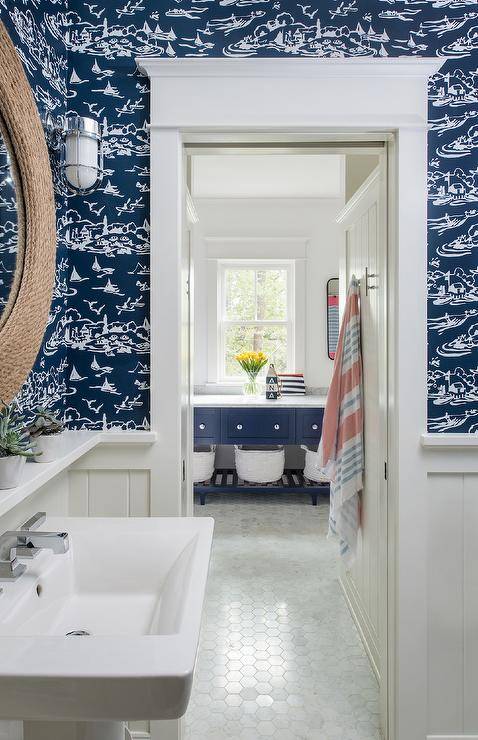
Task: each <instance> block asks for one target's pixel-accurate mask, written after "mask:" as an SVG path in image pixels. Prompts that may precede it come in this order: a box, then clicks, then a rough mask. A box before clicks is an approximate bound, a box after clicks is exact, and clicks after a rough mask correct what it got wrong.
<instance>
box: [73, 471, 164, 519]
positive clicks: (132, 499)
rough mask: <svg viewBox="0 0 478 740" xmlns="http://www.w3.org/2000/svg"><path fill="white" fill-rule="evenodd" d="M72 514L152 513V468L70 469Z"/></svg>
mask: <svg viewBox="0 0 478 740" xmlns="http://www.w3.org/2000/svg"><path fill="white" fill-rule="evenodd" d="M69 483H70V491H69V514H70V516H150V511H151V496H150V471H149V470H109V469H89V470H70V472H69Z"/></svg>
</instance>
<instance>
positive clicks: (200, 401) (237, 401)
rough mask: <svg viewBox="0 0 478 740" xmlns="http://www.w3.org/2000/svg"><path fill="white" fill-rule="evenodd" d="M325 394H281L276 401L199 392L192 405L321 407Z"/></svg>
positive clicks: (210, 406)
mask: <svg viewBox="0 0 478 740" xmlns="http://www.w3.org/2000/svg"><path fill="white" fill-rule="evenodd" d="M325 401H326V396H314V395H309V396H307V395H306V396H300V395H297V396H282V398H278V399H277V400H276V401H268V400H267V399H266V398H265V397H258V398H256V397H253V398H251V397H250V396H244V395H240V394H237V395H236V394H233V393H229V394H222V395H219V394H217V395H213V394H204V395H203V394H199V395H195V396H193V406H194V407H195V408H196V407H203V408H204V407H207V408H225V407H227V408H243V407H247V408H252V409H255V408H286V409H304V408H312V409H313V408H322V407H324V406H325Z"/></svg>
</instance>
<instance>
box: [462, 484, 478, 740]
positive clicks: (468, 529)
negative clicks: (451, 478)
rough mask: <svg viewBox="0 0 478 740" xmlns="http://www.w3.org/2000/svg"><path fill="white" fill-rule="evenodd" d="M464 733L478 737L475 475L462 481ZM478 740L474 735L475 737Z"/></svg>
mask: <svg viewBox="0 0 478 740" xmlns="http://www.w3.org/2000/svg"><path fill="white" fill-rule="evenodd" d="M463 532H464V535H463V568H464V576H463V599H464V620H463V628H464V645H463V648H464V649H463V655H464V730H465V733H478V475H477V474H472V475H465V476H464V478H463ZM475 737H476V738H477V740H478V734H476V735H475Z"/></svg>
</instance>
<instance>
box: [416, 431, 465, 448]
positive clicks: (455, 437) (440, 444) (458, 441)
mask: <svg viewBox="0 0 478 740" xmlns="http://www.w3.org/2000/svg"><path fill="white" fill-rule="evenodd" d="M420 439H421V443H422V446H423V447H427V448H430V447H434V448H441V449H444V448H447V447H448V448H454V449H457V448H459V447H461V448H462V449H463V448H467V449H473V448H478V434H447V433H445V434H428V433H427V434H422V435H421V437H420Z"/></svg>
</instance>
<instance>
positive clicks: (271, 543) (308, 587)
mask: <svg viewBox="0 0 478 740" xmlns="http://www.w3.org/2000/svg"><path fill="white" fill-rule="evenodd" d="M195 513H196V515H198V516H213V517H214V519H215V520H216V529H215V536H214V546H213V553H212V561H211V570H210V576H209V584H208V594H207V599H206V605H205V613H204V618H203V630H202V637H201V644H200V650H199V656H198V666H197V671H196V676H195V680H194V685H193V691H192V696H191V702H190V705H189V708H188V711H187V714H186V717H185V722H184V739H185V740H219V739H220V740H262V738H267V737H273V738H274V740H378V739H379V737H380V735H379V729H378V727H379V714H378V712H379V710H378V699H379V697H378V687H377V684H376V681H375V677H374V675H373V673H372V671H371V668H370V665H369V662H368V659H367V656H366V655H365V652H364V649H363V646H362V643H361V642H360V638H359V636H358V633H357V631H356V629H355V626H354V624H353V622H352V619H351V617H350V614H349V612H348V609H347V606H346V604H345V601H344V599H343V596H342V592H341V589H340V586H339V583H338V579H337V561H336V545H335V543H334V542H331V541H330V540H327V538H326V533H327V516H328V506H327V502H326V501H325V499H323V500H322V501H321V502H320V505H319V506H318V507H317V508H314V507H312V506H311V505H310V503H309V499H308V498H307V497H305V496H300V495H296V496H292V495H290V496H289V495H286V496H275V495H264V494H257V495H254V496H240V495H227V496H226V495H225V496H211V497H209V500H208V503H207V505H206V506H203V507H201V506H196V512H195Z"/></svg>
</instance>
